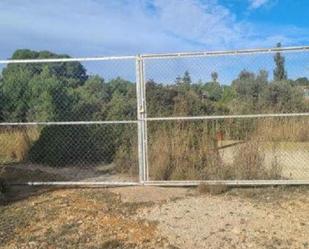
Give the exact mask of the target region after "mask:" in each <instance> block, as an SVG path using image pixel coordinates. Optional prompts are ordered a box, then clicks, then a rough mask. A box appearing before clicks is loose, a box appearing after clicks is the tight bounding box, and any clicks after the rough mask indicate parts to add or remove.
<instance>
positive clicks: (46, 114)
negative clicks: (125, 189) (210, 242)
mask: <svg viewBox="0 0 309 249" xmlns="http://www.w3.org/2000/svg"><path fill="white" fill-rule="evenodd" d="M264 52H265V51H264ZM48 56H51V57H53V55H46V54H44V53H43V54H42V58H45V57H48ZM39 58H40V57H39ZM308 65H309V56H308V52H307V51H302V52H301V51H300V50H298V51H296V49H294V52H291V51H289V52H286V51H285V50H284V49H283V50H282V51H280V52H271V53H270V52H269V53H268V52H266V53H256V52H254V53H251V54H250V53H246V54H241V55H240V54H237V53H235V54H234V55H231V54H230V55H212V56H201V55H196V56H194V55H190V56H188V55H185V56H182V55H179V56H178V55H177V56H175V55H174V56H173V55H172V56H162V55H158V56H156V55H154V56H150V57H149V56H148V57H147V56H138V57H136V58H135V57H130V58H123V59H120V58H118V59H117V58H116V59H115V58H114V59H113V58H98V59H94V58H92V59H91V60H88V59H82V60H78V59H76V60H74V59H71V61H66V60H65V59H64V60H63V59H59V60H58V59H57V58H56V59H55V60H54V61H46V60H44V61H37V62H35V63H34V62H30V61H29V62H18V61H17V62H16V61H15V62H14V63H12V62H11V63H8V62H5V63H4V62H3V63H2V64H1V70H2V73H1V78H0V124H1V125H0V165H1V177H5V178H6V179H8V180H9V181H10V182H16V183H21V182H38V181H39V182H54V181H56V182H57V181H66V182H107V181H111V182H115V181H117V182H129V181H130V182H131V181H137V180H138V179H139V180H146V181H147V179H148V178H147V174H148V173H149V176H150V180H195V179H201V180H224V179H236V180H242V179H245V180H256V179H305V180H306V179H308V178H309V177H308V164H309V160H308V154H309V148H308V146H307V143H308V142H309V138H308V129H307V127H308V113H309V99H308V98H309V80H308V78H309V68H308ZM136 79H138V82H137V84H136V82H135V81H136ZM144 89H146V96H144V94H145V92H144ZM137 95H138V96H137ZM145 100H146V101H145ZM137 103H138V104H139V108H138V110H137ZM146 107H147V108H146ZM285 113H289V114H293V115H294V114H295V116H288V117H283V116H276V117H275V116H274V115H276V114H283V115H285ZM248 114H249V115H255V114H256V117H245V116H243V115H248ZM266 114H267V115H270V116H268V117H265V116H263V115H266ZM299 114H301V115H299ZM271 115H273V116H271ZM297 115H298V116H297ZM206 116H207V117H208V118H209V116H216V117H212V118H211V119H205V117H206ZM187 118H189V119H187ZM191 118H193V119H191ZM194 118H196V119H194ZM185 119H186V120H185ZM138 134H139V136H138ZM147 163H148V164H147ZM138 175H139V178H138V177H137V176H138Z"/></svg>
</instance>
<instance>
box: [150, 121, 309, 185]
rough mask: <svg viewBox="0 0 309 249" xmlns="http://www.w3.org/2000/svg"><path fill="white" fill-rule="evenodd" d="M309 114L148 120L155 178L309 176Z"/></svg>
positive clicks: (216, 178)
mask: <svg viewBox="0 0 309 249" xmlns="http://www.w3.org/2000/svg"><path fill="white" fill-rule="evenodd" d="M308 126H309V116H308V117H296V118H294V117H292V118H291V117H288V118H287V117H279V118H278V117H276V118H233V119H213V120H165V121H150V122H148V140H149V144H148V158H149V159H148V160H149V161H148V162H149V179H150V180H152V181H154V180H161V181H162V180H165V181H166V180H174V181H179V180H288V179H292V180H306V179H307V180H308V179H309V163H308V162H309V147H308V146H309V131H308Z"/></svg>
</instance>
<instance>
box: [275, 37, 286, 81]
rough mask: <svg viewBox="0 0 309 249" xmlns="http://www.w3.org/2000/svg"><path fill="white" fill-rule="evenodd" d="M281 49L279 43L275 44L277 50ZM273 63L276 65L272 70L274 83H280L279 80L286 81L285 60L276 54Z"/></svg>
mask: <svg viewBox="0 0 309 249" xmlns="http://www.w3.org/2000/svg"><path fill="white" fill-rule="evenodd" d="M280 47H281V43H280V42H279V43H278V44H277V48H280ZM274 61H275V64H276V68H275V69H274V80H275V81H280V80H286V79H287V73H286V71H285V66H284V63H285V59H284V57H283V56H282V55H281V53H280V52H277V53H276V55H275V56H274Z"/></svg>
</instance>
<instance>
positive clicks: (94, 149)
mask: <svg viewBox="0 0 309 249" xmlns="http://www.w3.org/2000/svg"><path fill="white" fill-rule="evenodd" d="M113 134H114V130H113V128H112V127H110V126H103V127H102V126H101V127H99V126H85V125H76V126H65V125H63V126H62V125H61V126H47V127H44V128H43V129H42V132H41V134H40V137H39V139H38V140H37V141H36V142H35V143H34V144H33V146H32V148H31V149H30V151H29V160H30V161H31V162H35V163H42V164H48V165H52V166H65V165H70V164H77V163H91V162H98V161H104V162H111V161H112V160H113V157H114V154H115V151H116V146H117V141H116V140H115V137H116V135H113Z"/></svg>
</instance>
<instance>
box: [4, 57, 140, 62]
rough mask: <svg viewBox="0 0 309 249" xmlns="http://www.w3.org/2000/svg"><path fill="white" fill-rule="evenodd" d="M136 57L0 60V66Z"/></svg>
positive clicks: (131, 58) (130, 58)
mask: <svg viewBox="0 0 309 249" xmlns="http://www.w3.org/2000/svg"><path fill="white" fill-rule="evenodd" d="M133 59H136V56H109V57H80V58H50V59H20V60H11V59H9V60H0V64H22V63H52V62H75V61H78V62H83V61H110V60H133Z"/></svg>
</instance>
